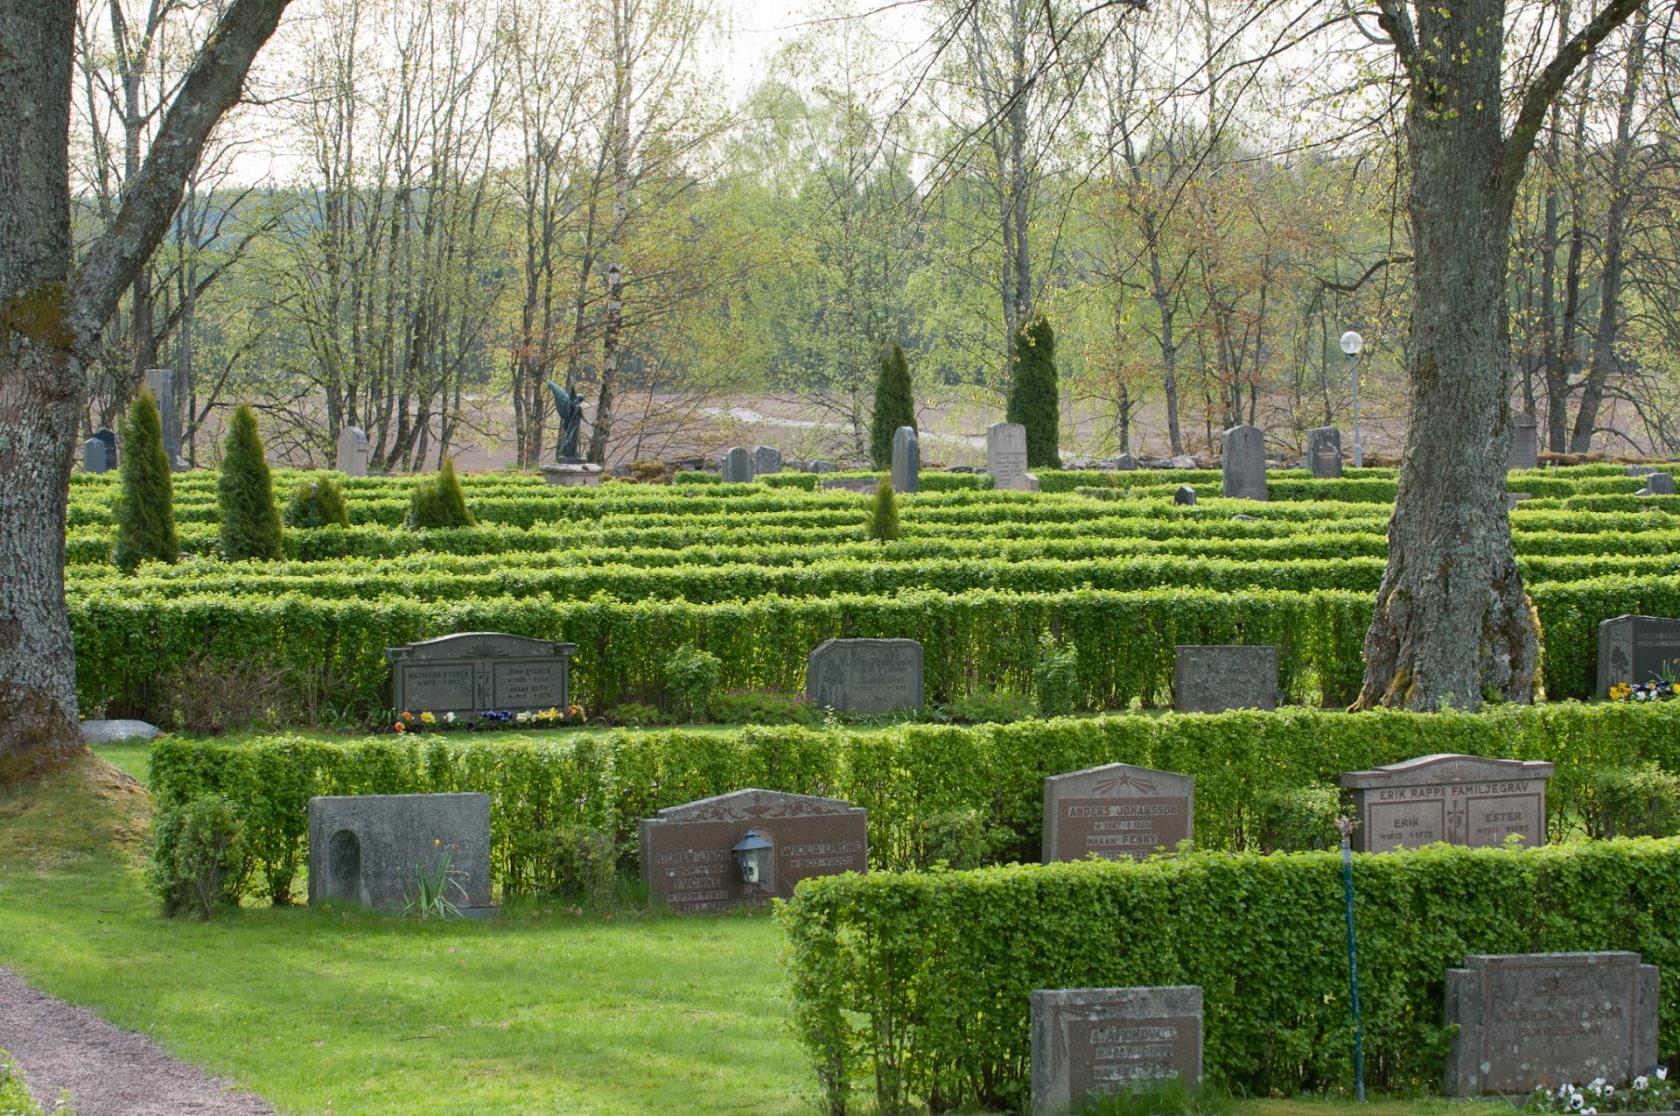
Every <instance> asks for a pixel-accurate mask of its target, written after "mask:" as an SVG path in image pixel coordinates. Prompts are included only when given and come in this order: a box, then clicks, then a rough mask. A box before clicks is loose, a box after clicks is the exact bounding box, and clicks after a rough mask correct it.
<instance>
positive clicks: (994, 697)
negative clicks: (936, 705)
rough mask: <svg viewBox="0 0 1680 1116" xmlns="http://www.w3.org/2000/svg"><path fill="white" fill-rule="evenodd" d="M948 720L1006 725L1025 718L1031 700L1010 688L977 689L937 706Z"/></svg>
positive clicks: (960, 722)
mask: <svg viewBox="0 0 1680 1116" xmlns="http://www.w3.org/2000/svg"><path fill="white" fill-rule="evenodd" d="M940 712H941V713H942V714H943V715H944V717H945V719H946V720H948V721H956V722H958V723H959V724H981V723H992V724H1000V725H1003V724H1008V723H1009V722H1011V721H1025V720H1027V719H1028V718H1030V717H1031V716H1032V715H1033V714H1034V712H1035V710H1034V708H1033V703H1032V699H1031V698H1029V697H1027V695H1025V694H1021V693H1016V692H1015V691H1014V690H1009V689H1003V688H998V689H989V690H976V691H974V692H973V693H972V694H968V695H966V696H964V697H960V698H958V699H957V700H955V701H953V702H949V703H947V704H945V705H943V706H941V707H940Z"/></svg>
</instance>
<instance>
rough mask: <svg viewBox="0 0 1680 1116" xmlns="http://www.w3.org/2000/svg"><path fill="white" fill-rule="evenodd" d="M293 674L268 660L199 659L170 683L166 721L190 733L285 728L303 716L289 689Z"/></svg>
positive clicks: (258, 657)
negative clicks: (268, 727)
mask: <svg viewBox="0 0 1680 1116" xmlns="http://www.w3.org/2000/svg"><path fill="white" fill-rule="evenodd" d="M289 673H290V672H289V671H288V670H287V669H286V668H284V667H277V666H275V665H274V663H273V661H272V660H270V659H269V658H267V657H266V656H262V655H254V656H252V657H251V658H249V659H234V660H228V659H210V658H205V657H202V656H201V657H198V658H194V659H192V660H190V661H188V663H187V664H186V665H185V666H183V667H182V668H181V669H180V670H178V671H176V672H175V673H174V674H172V675H170V676H169V678H168V679H167V680H166V681H165V682H164V687H163V705H164V708H165V709H166V710H167V714H168V715H167V716H166V717H164V718H163V719H164V720H166V721H167V722H169V723H172V724H174V725H175V726H176V727H177V728H181V729H185V730H186V731H187V732H196V733H206V734H210V735H217V734H220V733H224V732H227V731H228V730H229V729H237V728H250V727H252V726H259V725H279V724H285V723H288V722H290V721H293V720H296V719H298V717H299V716H300V713H301V711H300V710H299V709H298V708H297V703H296V702H295V701H294V700H292V697H291V694H290V692H289V691H288V689H287V686H286V678H287V675H288V674H289Z"/></svg>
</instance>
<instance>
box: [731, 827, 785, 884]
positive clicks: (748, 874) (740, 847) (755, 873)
mask: <svg viewBox="0 0 1680 1116" xmlns="http://www.w3.org/2000/svg"><path fill="white" fill-rule="evenodd" d="M774 848H775V846H773V845H772V844H771V843H770V839H769V838H768V837H766V836H765V835H764V834H763V833H761V832H760V831H758V830H756V829H753V830H749V831H748V832H747V835H746V836H745V837H743V838H741V839H740V840H739V841H737V842H735V844H734V846H733V847H731V848H730V850H729V855H730V856H732V857H734V858H735V867H736V868H737V869H738V870H739V871H740V874H741V883H742V884H743V885H745V886H746V887H748V888H757V889H758V890H759V891H765V892H768V891H770V890H772V888H773V879H772V873H771V864H770V857H771V853H772V852H773V850H774Z"/></svg>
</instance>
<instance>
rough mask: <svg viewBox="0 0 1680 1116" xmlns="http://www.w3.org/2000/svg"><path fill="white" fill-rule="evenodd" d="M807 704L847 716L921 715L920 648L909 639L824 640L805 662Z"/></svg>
mask: <svg viewBox="0 0 1680 1116" xmlns="http://www.w3.org/2000/svg"><path fill="white" fill-rule="evenodd" d="M805 699H806V700H807V701H809V702H810V703H811V704H812V705H815V706H817V707H818V708H833V709H836V710H839V711H841V712H845V713H862V714H866V715H868V714H873V713H891V712H893V711H895V710H900V709H919V708H921V706H922V705H923V704H924V702H925V701H926V698H925V695H924V693H923V689H922V645H921V644H920V643H918V642H917V641H916V640H913V639H825V640H823V642H822V643H820V644H818V645H817V648H816V650H814V651H812V652H811V655H810V658H809V659H807V661H806V671H805Z"/></svg>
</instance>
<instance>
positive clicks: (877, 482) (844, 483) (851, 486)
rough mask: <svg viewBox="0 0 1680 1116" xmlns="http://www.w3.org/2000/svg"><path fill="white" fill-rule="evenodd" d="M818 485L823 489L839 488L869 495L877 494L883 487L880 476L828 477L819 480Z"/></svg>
mask: <svg viewBox="0 0 1680 1116" xmlns="http://www.w3.org/2000/svg"><path fill="white" fill-rule="evenodd" d="M817 487H818V488H820V489H822V490H823V491H825V492H826V491H829V490H838V491H841V492H861V493H864V494H865V495H868V496H873V495H875V492H876V490H877V489H879V488H880V487H881V478H879V477H828V478H826V479H824V480H820V481H818V482H817Z"/></svg>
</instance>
